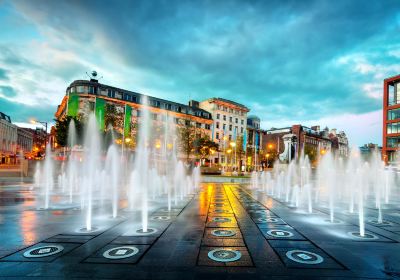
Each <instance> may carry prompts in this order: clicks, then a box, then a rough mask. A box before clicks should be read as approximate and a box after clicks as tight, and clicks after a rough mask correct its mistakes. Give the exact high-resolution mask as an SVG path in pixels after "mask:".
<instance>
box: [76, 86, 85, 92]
mask: <svg viewBox="0 0 400 280" xmlns="http://www.w3.org/2000/svg"><path fill="white" fill-rule="evenodd" d="M85 88H86V87H84V86H77V91H78V93H84V92H85Z"/></svg>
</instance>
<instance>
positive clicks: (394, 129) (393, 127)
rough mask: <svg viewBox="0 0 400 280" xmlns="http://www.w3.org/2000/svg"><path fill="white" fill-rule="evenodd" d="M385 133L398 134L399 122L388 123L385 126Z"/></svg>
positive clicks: (399, 129)
mask: <svg viewBox="0 0 400 280" xmlns="http://www.w3.org/2000/svg"><path fill="white" fill-rule="evenodd" d="M387 133H388V134H391V133H400V122H395V123H389V124H388V125H387Z"/></svg>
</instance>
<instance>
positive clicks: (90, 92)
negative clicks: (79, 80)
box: [89, 86, 94, 94]
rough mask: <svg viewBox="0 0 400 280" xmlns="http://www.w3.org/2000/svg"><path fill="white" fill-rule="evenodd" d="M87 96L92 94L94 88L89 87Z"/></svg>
mask: <svg viewBox="0 0 400 280" xmlns="http://www.w3.org/2000/svg"><path fill="white" fill-rule="evenodd" d="M89 94H94V87H93V86H89Z"/></svg>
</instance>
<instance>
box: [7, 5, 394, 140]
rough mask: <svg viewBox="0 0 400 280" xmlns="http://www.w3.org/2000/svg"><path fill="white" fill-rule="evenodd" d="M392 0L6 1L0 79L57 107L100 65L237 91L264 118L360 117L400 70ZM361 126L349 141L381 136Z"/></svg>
mask: <svg viewBox="0 0 400 280" xmlns="http://www.w3.org/2000/svg"><path fill="white" fill-rule="evenodd" d="M396 2H397V1H395V0H394V1H390V0H387V1H384V2H382V1H368V2H367V3H366V2H365V1H361V0H360V1H347V0H338V1H335V2H332V1H323V0H322V1H321V0H318V1H317V0H316V1H172V0H171V1H116V2H113V4H112V5H111V4H110V2H108V1H14V2H12V3H8V2H6V3H5V5H4V8H0V23H2V26H4V27H6V29H7V30H10V31H8V32H6V33H5V35H4V37H5V38H4V40H1V41H0V42H1V43H0V85H2V86H6V87H11V88H12V89H14V91H15V93H16V94H14V95H12V96H6V95H5V94H4V93H3V97H4V98H6V99H7V100H8V101H10V102H11V101H15V102H19V103H23V104H26V105H28V106H33V105H34V104H41V105H43V104H45V105H48V106H49V107H52V108H53V110H50V111H51V112H54V111H55V108H56V105H57V104H58V103H59V102H60V101H61V98H62V96H63V95H64V92H65V88H66V87H67V86H68V84H69V83H70V82H72V81H73V80H74V79H77V78H85V74H84V73H85V72H86V71H89V70H91V69H96V70H97V71H98V72H100V73H101V75H103V76H104V79H103V80H102V82H104V83H107V84H111V85H115V86H119V87H122V88H126V89H130V90H135V91H141V92H143V93H147V94H150V95H155V96H158V97H161V98H166V99H172V100H174V101H178V102H185V103H186V102H187V101H188V99H189V98H191V99H199V100H202V99H204V98H208V97H214V96H218V97H224V98H228V99H233V100H235V101H237V102H241V103H243V104H245V105H247V106H248V107H250V108H251V109H252V111H251V113H252V114H257V115H258V116H259V117H260V118H261V119H262V120H263V124H264V128H269V127H272V126H274V127H279V126H283V124H286V123H291V124H293V123H305V124H308V123H310V122H314V121H315V122H316V123H315V124H317V122H319V124H320V125H321V126H325V125H327V124H329V125H330V124H333V122H329V120H330V119H335V120H342V121H341V122H335V123H334V124H335V125H336V126H337V127H338V129H350V128H355V127H359V126H365V125H366V124H365V123H363V122H362V121H364V120H365V118H364V116H378V115H379V113H376V112H379V110H380V109H381V106H382V101H381V96H382V83H383V79H384V78H385V77H387V76H392V75H396V74H398V73H400V53H399V51H398V50H399V49H400V43H399V42H400V32H399V31H400V13H399V12H398V10H397V9H393V8H389V9H388V8H387V7H395V6H396V4H397V3H396ZM13 34H15V35H13ZM2 42H5V43H4V44H3V43H2ZM2 71H3V72H4V75H2V73H3V72H2ZM3 76H4V77H5V78H2V77H3ZM0 102H2V101H1V100H0ZM15 113H16V115H17V116H16V117H17V118H20V119H22V117H19V116H18V114H19V112H15ZM21 113H22V112H21ZM21 116H22V114H21ZM344 116H354V118H351V120H352V121H353V122H354V124H353V126H351V127H350V126H348V125H347V119H346V118H345V117H344ZM47 118H51V115H49V116H48V117H47ZM322 122H325V123H322ZM376 122H379V120H376ZM357 131H358V130H357ZM347 132H348V134H349V135H350V137H352V136H353V135H354V136H356V134H354V132H352V131H347ZM364 132H365V134H364V135H363V137H358V136H357V137H352V139H351V140H352V143H355V144H362V143H364V142H368V141H378V142H381V141H380V136H379V135H380V134H381V130H380V128H379V126H376V127H375V129H369V130H365V131H364ZM357 135H358V134H357ZM378 136H379V137H378Z"/></svg>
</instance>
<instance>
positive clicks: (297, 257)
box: [286, 250, 324, 264]
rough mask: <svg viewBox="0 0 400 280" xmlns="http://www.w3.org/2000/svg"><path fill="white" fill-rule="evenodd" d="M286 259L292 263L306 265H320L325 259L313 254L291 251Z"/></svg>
mask: <svg viewBox="0 0 400 280" xmlns="http://www.w3.org/2000/svg"><path fill="white" fill-rule="evenodd" d="M286 257H288V258H289V259H291V260H292V261H295V262H298V263H304V264H319V263H322V262H323V261H324V258H323V257H321V256H320V255H317V254H315V253H312V252H308V251H303V250H291V251H288V252H286Z"/></svg>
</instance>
